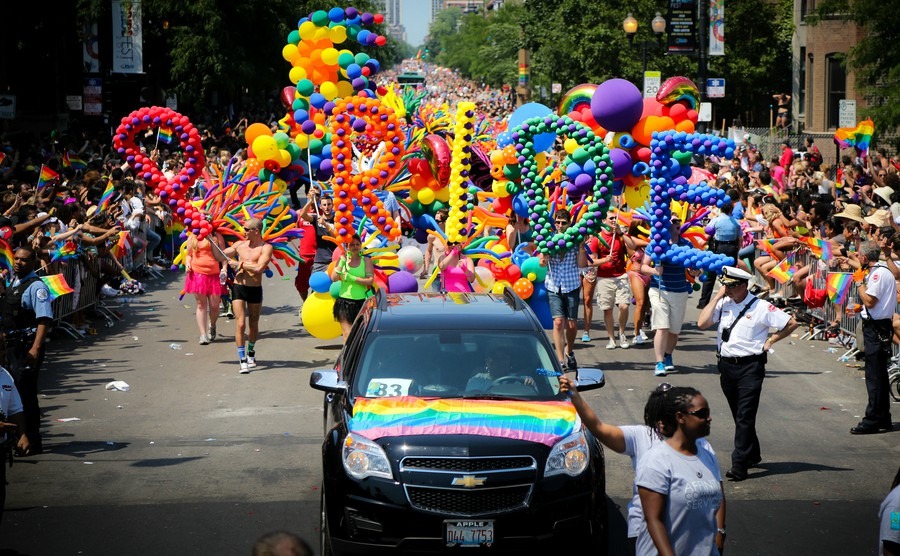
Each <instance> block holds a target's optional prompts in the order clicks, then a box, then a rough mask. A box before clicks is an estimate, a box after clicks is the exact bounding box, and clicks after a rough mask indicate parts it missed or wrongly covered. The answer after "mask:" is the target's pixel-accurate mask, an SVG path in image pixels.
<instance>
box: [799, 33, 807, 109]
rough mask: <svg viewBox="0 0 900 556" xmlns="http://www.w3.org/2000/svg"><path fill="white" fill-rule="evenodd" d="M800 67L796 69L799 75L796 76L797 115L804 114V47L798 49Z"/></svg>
mask: <svg viewBox="0 0 900 556" xmlns="http://www.w3.org/2000/svg"><path fill="white" fill-rule="evenodd" d="M799 64H800V67H799V68H797V71H798V73H799V75H798V76H797V81H798V83H797V85H798V89H799V91H798V92H799V94H798V95H797V96H798V97H799V98H798V99H797V111H798V113H799V114H806V47H805V46H801V47H800V60H799Z"/></svg>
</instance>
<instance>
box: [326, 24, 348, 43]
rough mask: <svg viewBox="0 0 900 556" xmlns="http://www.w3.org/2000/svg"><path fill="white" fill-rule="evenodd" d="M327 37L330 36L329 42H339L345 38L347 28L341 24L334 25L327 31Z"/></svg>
mask: <svg viewBox="0 0 900 556" xmlns="http://www.w3.org/2000/svg"><path fill="white" fill-rule="evenodd" d="M328 38H330V39H331V42H333V43H334V44H341V43H342V42H344V41H345V40H347V28H346V27H344V26H343V25H335V26H334V27H332V28H331V31H330V32H329V33H328Z"/></svg>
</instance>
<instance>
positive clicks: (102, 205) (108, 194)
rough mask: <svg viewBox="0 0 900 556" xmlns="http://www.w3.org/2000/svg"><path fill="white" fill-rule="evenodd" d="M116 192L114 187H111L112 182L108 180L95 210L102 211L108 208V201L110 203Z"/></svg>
mask: <svg viewBox="0 0 900 556" xmlns="http://www.w3.org/2000/svg"><path fill="white" fill-rule="evenodd" d="M115 192H116V189H115V187H113V182H112V180H109V183H107V184H106V189H104V190H103V195H101V196H100V200H99V201H97V210H99V211H104V210H106V208H107V207H108V206H109V203H110V201H112V198H113V193H115Z"/></svg>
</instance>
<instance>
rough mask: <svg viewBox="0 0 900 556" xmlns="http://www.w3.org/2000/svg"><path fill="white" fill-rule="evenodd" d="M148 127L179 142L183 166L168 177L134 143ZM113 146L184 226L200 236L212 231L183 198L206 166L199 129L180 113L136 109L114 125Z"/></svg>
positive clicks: (165, 110)
mask: <svg viewBox="0 0 900 556" xmlns="http://www.w3.org/2000/svg"><path fill="white" fill-rule="evenodd" d="M148 129H155V130H157V133H158V134H159V135H160V136H161V135H163V134H165V135H167V136H171V137H173V138H177V141H178V145H179V146H180V147H181V149H182V150H183V151H184V155H185V161H184V168H182V169H181V171H179V172H178V174H176V175H175V176H174V177H173V178H172V179H171V180H170V179H168V178H167V177H166V176H165V174H163V173H162V171H160V169H159V168H158V167H157V166H156V162H154V160H153V159H152V158H150V157H148V156H146V155H145V154H144V153H143V152H141V150H140V148H139V147H138V146H137V144H136V143H135V137H137V136H139V135H143V134H144V132H146V131H147V130H148ZM113 148H114V149H116V152H117V153H118V154H119V156H121V157H123V158H124V159H125V161H126V162H127V163H128V165H129V166H131V167H132V168H133V169H134V171H135V172H136V173H137V176H139V177H141V178H143V180H144V181H145V182H147V184H148V185H149V186H151V187H152V188H153V191H154V192H155V193H156V194H157V195H159V196H160V197H161V198H162V200H163V201H164V202H166V203H168V204H169V206H170V207H172V209H173V210H174V211H175V212H176V214H177V215H178V217H179V218H180V219H181V220H182V222H183V223H184V226H185V227H186V228H188V229H190V230H191V231H193V232H194V233H195V234H197V235H198V237H199V238H200V239H203V238H204V237H206V235H208V234H209V233H210V232H211V231H212V229H213V227H212V225H211V224H210V223H209V222H208V221H207V220H205V219H204V218H203V216H202V214H201V213H200V211H198V210H196V209H195V207H194V206H193V205H192V204H191V203H190V200H189V199H185V194H186V193H187V192H188V190H189V189H190V188H191V187H192V186H193V185H194V182H195V181H197V178H199V177H200V175H201V173H202V172H203V169H204V167H205V166H206V157H205V155H204V151H203V145H202V144H201V143H200V132H199V131H198V130H197V128H195V127H194V125H193V124H191V121H190V119H188V117H187V116H182V115H181V114H179V113H178V112H175V111H174V110H172V109H170V108H167V107H164V106H151V107H143V108H140V109H138V110H135V111H134V112H132V113H131V114H129V115H127V116H125V117H124V118H122V120H121V122H120V123H119V127H118V128H116V134H115V136H114V137H113Z"/></svg>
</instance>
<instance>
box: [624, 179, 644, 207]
mask: <svg viewBox="0 0 900 556" xmlns="http://www.w3.org/2000/svg"><path fill="white" fill-rule="evenodd" d="M623 193H624V196H625V203H626V204H627V205H628V208H630V209H632V210H633V209H636V208H638V207H642V206H644V203H646V202H647V199H649V198H650V184H649V183H648V182H647V181H646V180H644V181H642V182H641V183H639V184H638V185H637V187H626V188H625V191H624V192H623Z"/></svg>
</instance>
